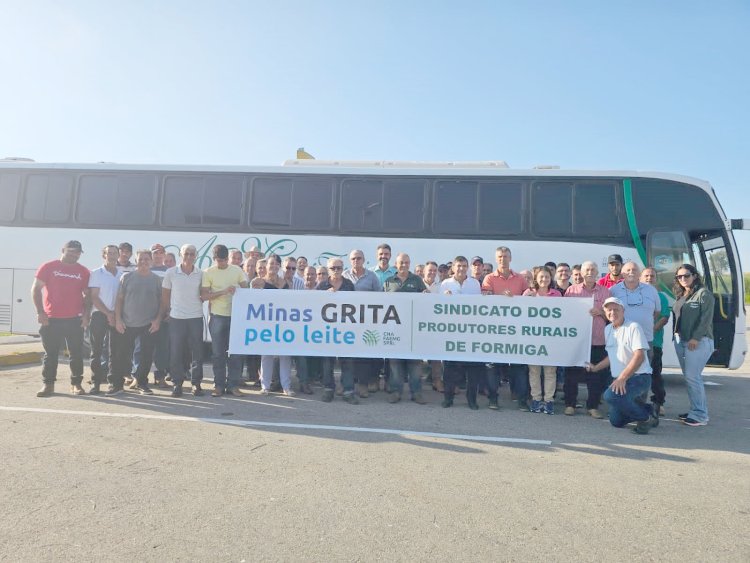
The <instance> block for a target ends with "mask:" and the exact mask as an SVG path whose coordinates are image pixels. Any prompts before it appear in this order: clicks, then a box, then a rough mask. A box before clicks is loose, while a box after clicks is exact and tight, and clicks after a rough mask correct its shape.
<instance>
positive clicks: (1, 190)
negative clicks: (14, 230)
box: [0, 174, 21, 222]
mask: <svg viewBox="0 0 750 563" xmlns="http://www.w3.org/2000/svg"><path fill="white" fill-rule="evenodd" d="M19 191H21V175H20V174H0V194H1V195H2V202H3V204H2V205H0V221H5V222H10V221H13V219H14V218H15V217H16V205H17V204H18V192H19Z"/></svg>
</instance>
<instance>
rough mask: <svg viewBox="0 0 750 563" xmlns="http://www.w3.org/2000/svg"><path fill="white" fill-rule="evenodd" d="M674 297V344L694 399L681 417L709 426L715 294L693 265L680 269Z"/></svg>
mask: <svg viewBox="0 0 750 563" xmlns="http://www.w3.org/2000/svg"><path fill="white" fill-rule="evenodd" d="M674 296H675V299H676V301H675V303H674V306H673V307H672V310H673V312H674V347H675V351H676V352H677V358H678V359H679V360H680V367H681V368H682V375H684V376H685V380H686V382H687V387H688V397H689V398H690V412H687V413H685V414H681V415H679V417H680V419H681V420H682V422H683V423H685V424H687V425H688V426H705V425H706V424H708V405H707V404H706V390H705V388H704V387H703V368H705V367H706V362H708V359H709V358H710V357H711V354H713V352H714V334H713V320H714V296H713V294H712V293H711V292H710V291H708V290H707V289H706V288H705V287H704V286H703V283H702V282H701V278H700V275H699V274H698V271H697V270H696V269H695V267H694V266H692V265H691V264H683V265H682V266H680V267H679V268H677V274H676V275H675V284H674Z"/></svg>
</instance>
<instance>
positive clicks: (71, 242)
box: [63, 240, 83, 252]
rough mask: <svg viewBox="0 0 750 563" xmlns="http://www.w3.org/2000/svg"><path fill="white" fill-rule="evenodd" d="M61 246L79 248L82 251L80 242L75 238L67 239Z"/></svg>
mask: <svg viewBox="0 0 750 563" xmlns="http://www.w3.org/2000/svg"><path fill="white" fill-rule="evenodd" d="M63 248H74V249H75V250H80V251H81V252H83V248H82V247H81V243H80V242H78V241H77V240H69V241H68V242H66V243H65V245H64V246H63Z"/></svg>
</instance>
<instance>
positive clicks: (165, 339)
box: [154, 321, 169, 382]
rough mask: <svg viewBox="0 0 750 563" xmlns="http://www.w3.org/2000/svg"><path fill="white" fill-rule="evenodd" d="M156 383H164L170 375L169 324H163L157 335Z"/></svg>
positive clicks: (155, 353) (155, 352)
mask: <svg viewBox="0 0 750 563" xmlns="http://www.w3.org/2000/svg"><path fill="white" fill-rule="evenodd" d="M154 367H155V369H154V381H156V382H159V381H164V379H165V378H166V377H167V374H168V373H169V323H168V322H166V321H165V322H162V323H161V326H160V327H159V332H157V333H156V346H155V348H154Z"/></svg>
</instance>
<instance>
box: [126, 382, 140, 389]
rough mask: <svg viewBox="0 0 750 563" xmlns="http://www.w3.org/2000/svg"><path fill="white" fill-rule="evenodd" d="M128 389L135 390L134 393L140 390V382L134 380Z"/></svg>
mask: <svg viewBox="0 0 750 563" xmlns="http://www.w3.org/2000/svg"><path fill="white" fill-rule="evenodd" d="M127 386H128V389H133V390H134V391H135V390H137V389H138V382H137V381H136V380H135V379H132V380H131V381H130V383H128V384H127Z"/></svg>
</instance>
